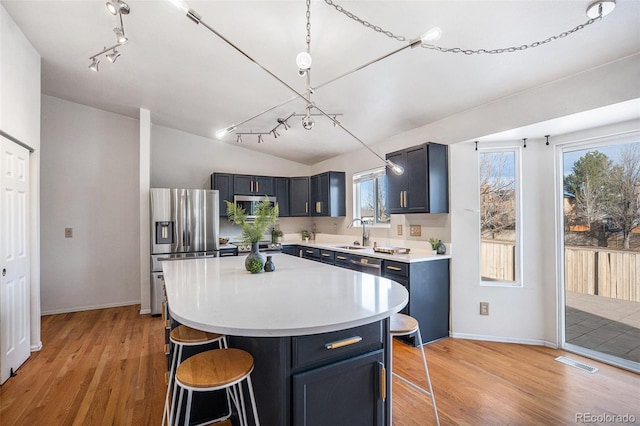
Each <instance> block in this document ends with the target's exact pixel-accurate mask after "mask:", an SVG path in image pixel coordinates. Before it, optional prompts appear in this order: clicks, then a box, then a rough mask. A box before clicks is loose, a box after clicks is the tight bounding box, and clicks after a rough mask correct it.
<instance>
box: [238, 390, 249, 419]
mask: <svg viewBox="0 0 640 426" xmlns="http://www.w3.org/2000/svg"><path fill="white" fill-rule="evenodd" d="M238 393H239V394H240V409H239V410H238V411H239V412H238V417H240V412H242V418H241V419H240V424H241V425H243V426H249V424H248V423H247V409H246V407H245V404H244V392H242V382H240V383H238Z"/></svg>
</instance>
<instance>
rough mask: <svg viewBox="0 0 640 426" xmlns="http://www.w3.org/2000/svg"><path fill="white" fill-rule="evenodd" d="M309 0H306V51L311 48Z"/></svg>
mask: <svg viewBox="0 0 640 426" xmlns="http://www.w3.org/2000/svg"><path fill="white" fill-rule="evenodd" d="M310 46H311V0H307V52H309V50H310V49H311V47H310Z"/></svg>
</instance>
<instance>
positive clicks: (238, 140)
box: [236, 135, 242, 143]
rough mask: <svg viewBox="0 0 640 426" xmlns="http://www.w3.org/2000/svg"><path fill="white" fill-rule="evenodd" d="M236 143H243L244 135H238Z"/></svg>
mask: <svg viewBox="0 0 640 426" xmlns="http://www.w3.org/2000/svg"><path fill="white" fill-rule="evenodd" d="M236 143H242V135H238V137H237V138H236Z"/></svg>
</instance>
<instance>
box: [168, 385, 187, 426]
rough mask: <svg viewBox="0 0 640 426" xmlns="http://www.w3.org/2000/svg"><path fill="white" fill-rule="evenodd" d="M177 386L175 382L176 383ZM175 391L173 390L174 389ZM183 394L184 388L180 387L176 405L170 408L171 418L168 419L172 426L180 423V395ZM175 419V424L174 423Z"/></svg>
mask: <svg viewBox="0 0 640 426" xmlns="http://www.w3.org/2000/svg"><path fill="white" fill-rule="evenodd" d="M176 385H177V382H176ZM174 389H175V388H174ZM183 394H184V388H183V387H182V386H180V397H179V398H178V405H176V404H173V406H172V407H171V416H170V417H169V422H170V423H171V425H172V426H175V425H177V424H178V422H179V421H180V407H182V395H183ZM174 418H175V422H174Z"/></svg>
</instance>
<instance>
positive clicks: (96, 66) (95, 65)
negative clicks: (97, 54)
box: [89, 58, 100, 72]
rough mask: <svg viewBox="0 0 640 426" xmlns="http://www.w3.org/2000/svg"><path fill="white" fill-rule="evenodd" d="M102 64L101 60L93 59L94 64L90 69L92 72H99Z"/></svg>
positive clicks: (92, 63)
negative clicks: (99, 66)
mask: <svg viewBox="0 0 640 426" xmlns="http://www.w3.org/2000/svg"><path fill="white" fill-rule="evenodd" d="M99 64H100V59H96V58H93V62H91V65H89V69H90V70H91V71H95V72H98V65H99Z"/></svg>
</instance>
